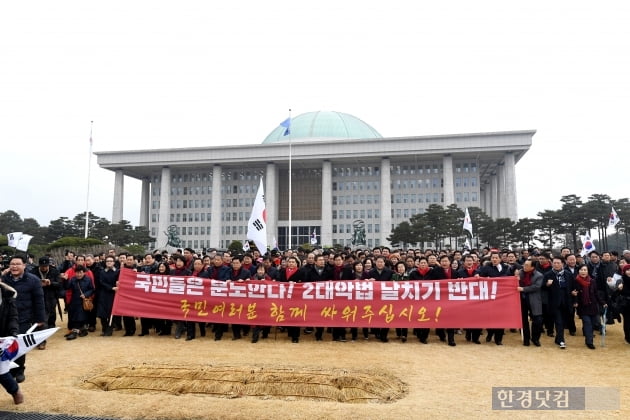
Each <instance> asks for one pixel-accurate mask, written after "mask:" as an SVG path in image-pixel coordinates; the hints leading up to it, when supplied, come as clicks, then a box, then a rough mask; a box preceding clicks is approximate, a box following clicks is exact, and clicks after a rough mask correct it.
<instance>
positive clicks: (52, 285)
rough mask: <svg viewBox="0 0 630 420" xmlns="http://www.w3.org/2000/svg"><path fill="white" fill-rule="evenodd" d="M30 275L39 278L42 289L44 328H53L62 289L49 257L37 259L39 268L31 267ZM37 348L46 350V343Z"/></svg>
mask: <svg viewBox="0 0 630 420" xmlns="http://www.w3.org/2000/svg"><path fill="white" fill-rule="evenodd" d="M30 273H31V274H33V275H35V276H36V277H37V278H40V279H41V281H42V288H43V289H44V308H45V310H46V325H45V328H54V327H55V323H56V321H57V313H56V310H57V309H59V315H61V306H60V305H59V292H60V290H61V289H62V284H61V282H60V281H59V280H60V278H59V271H57V269H56V268H55V267H53V266H51V262H50V257H46V256H44V257H41V258H40V259H39V266H37V267H33V268H32V269H31V271H30ZM37 348H38V349H39V350H44V349H45V348H46V342H45V341H44V342H42V343H41V344H40V345H38V346H37Z"/></svg>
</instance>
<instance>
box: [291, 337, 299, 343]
mask: <svg viewBox="0 0 630 420" xmlns="http://www.w3.org/2000/svg"><path fill="white" fill-rule="evenodd" d="M291 342H292V343H299V342H300V339H299V338H292V339H291Z"/></svg>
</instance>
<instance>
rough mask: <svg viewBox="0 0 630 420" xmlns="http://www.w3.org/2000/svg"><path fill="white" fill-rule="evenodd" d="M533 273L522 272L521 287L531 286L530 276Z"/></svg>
mask: <svg viewBox="0 0 630 420" xmlns="http://www.w3.org/2000/svg"><path fill="white" fill-rule="evenodd" d="M533 273H534V272H533V271H530V272H529V273H528V272H527V271H524V272H523V278H522V279H521V287H527V286H531V285H532V274H533Z"/></svg>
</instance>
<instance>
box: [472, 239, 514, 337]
mask: <svg viewBox="0 0 630 420" xmlns="http://www.w3.org/2000/svg"><path fill="white" fill-rule="evenodd" d="M477 274H478V275H479V277H506V276H512V275H513V274H514V273H512V270H510V267H508V266H507V265H506V264H503V263H502V262H501V256H500V255H499V252H498V251H496V250H495V251H491V252H490V264H487V265H482V266H481V267H479V270H478V271H477ZM504 332H505V331H504V330H503V329H502V328H488V336H487V337H486V342H490V341H492V338H493V337H494V344H496V345H497V346H502V345H503V334H504Z"/></svg>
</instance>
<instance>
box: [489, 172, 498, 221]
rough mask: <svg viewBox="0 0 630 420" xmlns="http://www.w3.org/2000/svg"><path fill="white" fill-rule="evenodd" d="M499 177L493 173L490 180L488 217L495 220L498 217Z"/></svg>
mask: <svg viewBox="0 0 630 420" xmlns="http://www.w3.org/2000/svg"><path fill="white" fill-rule="evenodd" d="M498 194H499V176H498V175H497V174H496V173H495V174H493V175H492V177H491V178H490V196H491V205H490V217H492V218H493V219H496V218H498V217H499V200H500V198H499V196H498Z"/></svg>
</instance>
